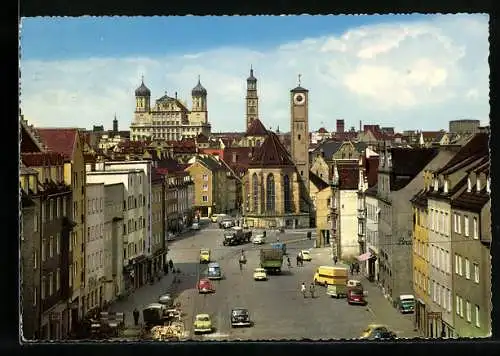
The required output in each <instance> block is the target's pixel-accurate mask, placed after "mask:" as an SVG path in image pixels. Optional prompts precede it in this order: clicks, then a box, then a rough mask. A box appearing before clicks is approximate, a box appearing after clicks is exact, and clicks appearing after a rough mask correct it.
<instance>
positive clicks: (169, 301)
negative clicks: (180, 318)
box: [158, 293, 174, 308]
mask: <svg viewBox="0 0 500 356" xmlns="http://www.w3.org/2000/svg"><path fill="white" fill-rule="evenodd" d="M158 303H160V304H163V305H165V306H166V307H167V308H173V307H174V298H172V296H171V295H170V294H168V293H165V294H162V295H160V296H159V297H158Z"/></svg>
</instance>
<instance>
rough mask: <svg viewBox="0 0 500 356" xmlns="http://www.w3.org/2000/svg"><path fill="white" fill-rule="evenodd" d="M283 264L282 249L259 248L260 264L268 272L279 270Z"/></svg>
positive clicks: (278, 271) (277, 271)
mask: <svg viewBox="0 0 500 356" xmlns="http://www.w3.org/2000/svg"><path fill="white" fill-rule="evenodd" d="M282 264H283V250H281V249H277V248H266V249H261V250H260V266H261V267H262V268H264V269H265V270H266V271H268V272H276V273H280V272H281V266H282Z"/></svg>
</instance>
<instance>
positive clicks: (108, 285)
mask: <svg viewBox="0 0 500 356" xmlns="http://www.w3.org/2000/svg"><path fill="white" fill-rule="evenodd" d="M124 196H125V186H124V184H123V183H121V182H120V183H112V184H105V185H104V256H105V258H104V282H105V288H104V302H103V303H105V304H107V303H109V302H111V301H113V300H114V299H115V298H116V297H117V296H119V295H120V294H122V293H123V292H124V281H123V273H122V271H123V252H122V251H123V243H124V242H123V241H124V240H123V214H124V209H123V202H124V200H125V199H124Z"/></svg>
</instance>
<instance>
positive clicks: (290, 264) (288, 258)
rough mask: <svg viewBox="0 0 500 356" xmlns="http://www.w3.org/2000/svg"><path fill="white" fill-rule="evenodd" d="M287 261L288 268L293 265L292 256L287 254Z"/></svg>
mask: <svg viewBox="0 0 500 356" xmlns="http://www.w3.org/2000/svg"><path fill="white" fill-rule="evenodd" d="M286 262H287V264H288V268H290V267H292V263H291V262H290V257H289V256H286Z"/></svg>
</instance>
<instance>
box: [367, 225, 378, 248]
mask: <svg viewBox="0 0 500 356" xmlns="http://www.w3.org/2000/svg"><path fill="white" fill-rule="evenodd" d="M366 240H367V241H368V243H369V244H370V245H372V246H377V245H378V231H373V230H369V229H367V230H366Z"/></svg>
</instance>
